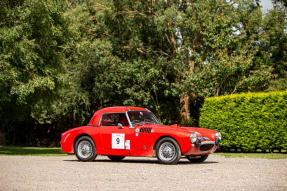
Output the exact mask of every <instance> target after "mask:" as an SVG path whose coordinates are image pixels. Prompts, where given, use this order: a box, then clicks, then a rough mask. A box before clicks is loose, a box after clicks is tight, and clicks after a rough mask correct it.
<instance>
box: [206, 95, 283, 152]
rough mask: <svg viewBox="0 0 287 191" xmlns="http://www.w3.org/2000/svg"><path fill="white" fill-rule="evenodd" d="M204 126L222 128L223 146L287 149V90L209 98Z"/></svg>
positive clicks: (244, 148)
mask: <svg viewBox="0 0 287 191" xmlns="http://www.w3.org/2000/svg"><path fill="white" fill-rule="evenodd" d="M200 126H201V127H202V128H209V129H214V130H218V131H220V132H221V134H222V137H223V139H222V142H221V148H222V149H223V150H229V149H238V148H239V149H242V150H243V151H248V152H254V151H256V150H257V149H260V150H270V149H271V150H273V149H284V150H287V91H286V90H285V91H280V92H269V93H243V94H234V95H229V96H221V97H211V98H207V99H206V100H205V102H204V104H203V107H202V109H201V116H200Z"/></svg>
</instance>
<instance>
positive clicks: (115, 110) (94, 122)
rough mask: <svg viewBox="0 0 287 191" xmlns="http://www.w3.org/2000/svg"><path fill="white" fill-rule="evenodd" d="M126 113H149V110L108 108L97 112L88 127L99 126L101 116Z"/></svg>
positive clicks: (140, 108)
mask: <svg viewBox="0 0 287 191" xmlns="http://www.w3.org/2000/svg"><path fill="white" fill-rule="evenodd" d="M126 111H149V110H148V109H145V108H142V107H128V106H117V107H106V108H103V109H100V110H98V111H96V112H95V113H94V115H93V117H92V119H91V121H90V122H89V124H88V125H99V123H100V119H101V116H102V115H103V114H105V113H118V112H126Z"/></svg>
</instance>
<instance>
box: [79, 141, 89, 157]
mask: <svg viewBox="0 0 287 191" xmlns="http://www.w3.org/2000/svg"><path fill="white" fill-rule="evenodd" d="M78 154H79V156H80V157H81V158H83V159H87V158H89V157H90V156H91V155H92V144H91V143H90V142H89V141H87V140H83V141H81V142H80V143H79V144H78Z"/></svg>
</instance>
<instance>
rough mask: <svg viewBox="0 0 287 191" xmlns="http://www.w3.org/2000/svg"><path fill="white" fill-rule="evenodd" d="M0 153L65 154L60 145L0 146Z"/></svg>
mask: <svg viewBox="0 0 287 191" xmlns="http://www.w3.org/2000/svg"><path fill="white" fill-rule="evenodd" d="M0 155H33V156H65V155H67V154H66V153H64V152H63V151H62V150H61V148H60V147H51V148H47V147H11V146H9V147H5V146H0Z"/></svg>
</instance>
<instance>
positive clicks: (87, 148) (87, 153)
mask: <svg viewBox="0 0 287 191" xmlns="http://www.w3.org/2000/svg"><path fill="white" fill-rule="evenodd" d="M74 146H75V147H74V152H75V154H76V156H77V158H78V159H79V160H80V161H84V162H86V161H93V160H94V159H95V158H96V157H97V154H96V146H95V143H94V141H93V140H92V138H90V137H88V136H83V137H80V138H79V139H78V140H77V141H76V143H75V145H74Z"/></svg>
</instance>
